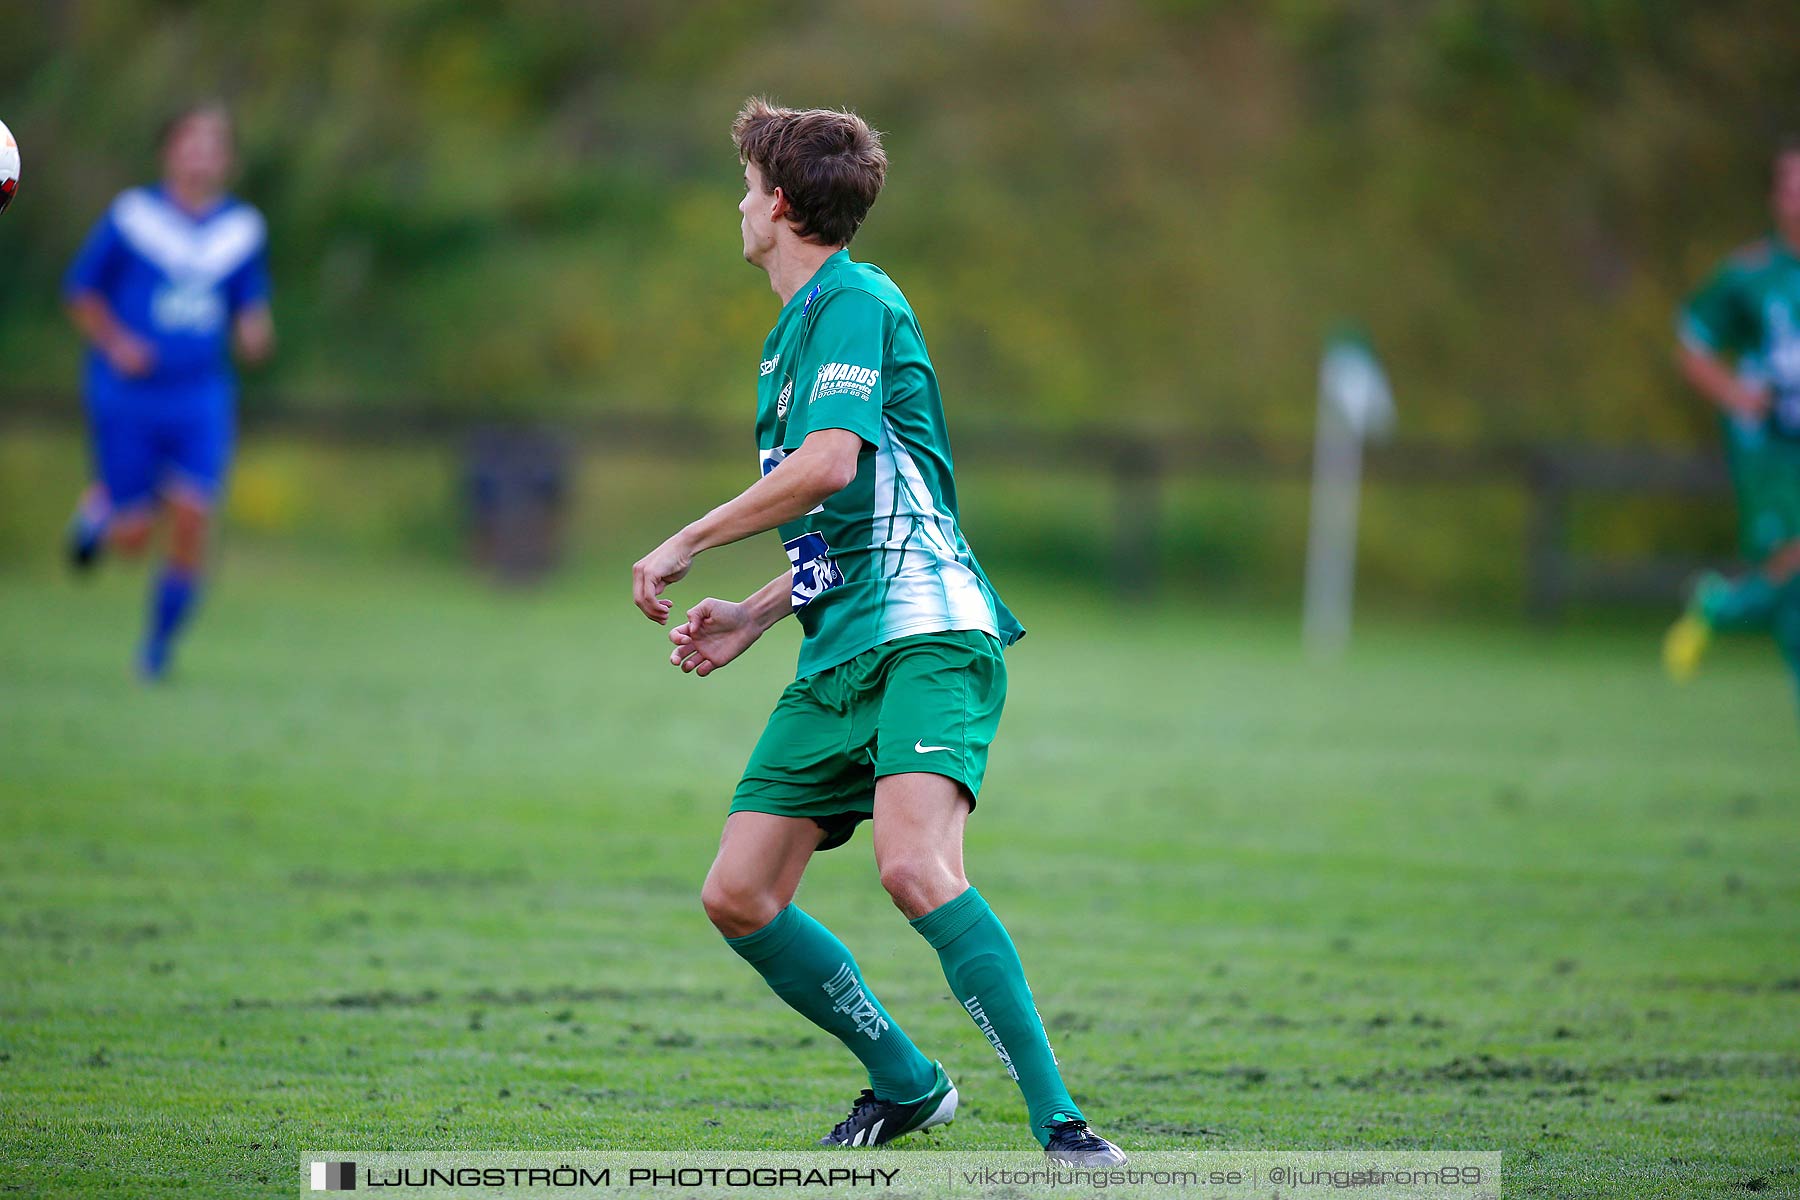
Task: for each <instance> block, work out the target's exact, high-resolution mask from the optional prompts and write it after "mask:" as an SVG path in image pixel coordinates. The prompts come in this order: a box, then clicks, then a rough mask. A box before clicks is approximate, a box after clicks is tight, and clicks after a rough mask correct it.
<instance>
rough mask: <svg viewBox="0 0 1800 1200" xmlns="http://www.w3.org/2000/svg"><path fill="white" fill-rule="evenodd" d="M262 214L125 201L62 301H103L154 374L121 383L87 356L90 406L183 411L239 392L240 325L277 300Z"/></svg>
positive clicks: (149, 199) (242, 208)
mask: <svg viewBox="0 0 1800 1200" xmlns="http://www.w3.org/2000/svg"><path fill="white" fill-rule="evenodd" d="M266 241H267V237H266V233H265V229H264V225H263V218H262V214H261V213H259V212H257V211H256V209H255V208H253V207H251V206H250V205H248V204H245V203H244V202H243V201H241V200H237V199H234V198H231V197H226V198H224V199H222V200H220V201H219V202H218V203H216V204H214V205H213V206H212V208H210V209H209V210H207V211H206V212H204V213H200V214H198V215H196V214H193V213H189V212H188V211H187V210H185V209H183V208H182V207H181V206H180V205H178V204H176V203H175V201H174V199H173V198H172V197H171V196H170V195H169V194H168V192H167V191H166V190H165V189H163V188H162V187H160V186H159V187H141V188H132V189H130V190H129V191H126V192H122V193H120V194H119V196H118V198H117V199H115V200H114V201H113V203H112V206H111V207H110V208H108V209H107V211H106V215H105V216H104V217H102V218H101V219H100V222H99V223H98V224H97V225H95V226H94V231H93V232H92V233H91V234H89V235H88V239H87V242H86V244H85V245H83V246H82V248H81V253H80V254H79V255H77V256H76V258H75V262H74V264H73V265H71V266H70V268H69V273H68V276H67V278H66V279H65V281H64V294H65V296H67V297H69V298H73V297H75V296H78V295H82V294H84V293H92V294H95V295H98V296H100V297H101V298H102V299H104V300H105V301H106V303H107V306H108V307H110V308H111V309H112V311H113V315H114V316H115V317H117V318H118V321H119V323H120V324H121V325H123V326H124V327H125V328H126V329H129V330H130V331H131V332H133V333H135V334H137V335H138V336H139V337H140V338H143V339H144V340H145V341H146V342H148V343H149V344H150V346H151V349H152V351H153V352H154V362H153V366H152V367H151V371H150V374H149V375H148V376H146V377H143V378H136V379H132V378H125V377H122V376H120V375H119V374H118V373H117V372H116V371H115V370H113V367H112V365H111V364H110V363H108V362H107V361H106V359H105V357H104V356H103V355H101V354H100V353H99V352H98V351H97V350H94V349H92V348H91V347H90V348H89V351H88V362H87V386H88V399H89V402H90V403H91V404H95V405H98V406H109V405H111V404H114V403H117V402H126V403H131V402H134V401H153V402H156V403H159V404H169V403H179V401H180V399H181V398H182V397H184V396H207V397H217V396H219V395H220V394H221V393H224V394H229V392H230V390H231V386H232V371H231V324H232V319H233V318H234V317H236V316H237V315H238V314H239V313H241V312H242V311H244V310H245V309H246V308H249V307H251V306H253V305H256V304H260V303H263V302H265V301H266V300H267V299H268V296H269V272H268V263H267V254H266V247H265V243H266Z"/></svg>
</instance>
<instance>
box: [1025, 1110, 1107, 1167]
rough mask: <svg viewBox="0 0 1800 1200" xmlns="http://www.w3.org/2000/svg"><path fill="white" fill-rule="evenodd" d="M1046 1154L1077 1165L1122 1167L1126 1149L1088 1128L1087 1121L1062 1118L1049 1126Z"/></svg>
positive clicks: (1058, 1160) (1057, 1159)
mask: <svg viewBox="0 0 1800 1200" xmlns="http://www.w3.org/2000/svg"><path fill="white" fill-rule="evenodd" d="M1044 1153H1045V1154H1047V1155H1049V1156H1050V1157H1051V1158H1053V1159H1055V1160H1056V1161H1057V1162H1064V1163H1068V1164H1070V1165H1071V1166H1077V1167H1122V1166H1124V1165H1125V1152H1124V1151H1123V1150H1121V1149H1119V1148H1118V1147H1117V1146H1115V1145H1113V1144H1112V1143H1111V1142H1109V1141H1107V1140H1106V1139H1105V1138H1103V1137H1101V1136H1100V1135H1099V1134H1097V1133H1095V1132H1094V1131H1093V1130H1091V1129H1089V1128H1088V1123H1087V1122H1086V1121H1062V1122H1060V1123H1058V1124H1055V1125H1052V1126H1051V1127H1050V1144H1049V1145H1047V1146H1045V1147H1044Z"/></svg>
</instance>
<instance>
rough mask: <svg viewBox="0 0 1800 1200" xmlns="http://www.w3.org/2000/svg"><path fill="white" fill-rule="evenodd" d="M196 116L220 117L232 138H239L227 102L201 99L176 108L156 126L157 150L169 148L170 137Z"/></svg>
mask: <svg viewBox="0 0 1800 1200" xmlns="http://www.w3.org/2000/svg"><path fill="white" fill-rule="evenodd" d="M195 117H218V118H219V119H220V120H222V121H224V122H225V128H226V129H227V130H228V131H230V133H231V136H232V140H233V141H236V140H237V125H236V123H234V122H233V121H232V119H231V110H230V109H228V108H226V107H225V102H224V101H223V100H199V101H195V102H194V103H191V104H186V105H183V106H182V107H181V108H178V109H176V110H175V111H174V112H172V113H170V114H169V115H168V116H167V117H166V118H165V119H164V120H163V123H162V124H161V125H158V126H157V127H156V148H157V150H159V151H161V150H167V149H168V148H169V141H170V139H172V138H173V137H174V136H175V135H176V134H178V133H180V132H181V127H182V126H183V125H186V124H187V123H188V122H189V121H191V120H193V119H194V118H195Z"/></svg>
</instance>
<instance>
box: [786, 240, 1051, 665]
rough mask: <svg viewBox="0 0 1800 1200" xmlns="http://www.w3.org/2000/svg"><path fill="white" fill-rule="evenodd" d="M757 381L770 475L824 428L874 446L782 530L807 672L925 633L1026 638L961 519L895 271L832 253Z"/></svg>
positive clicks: (912, 321) (930, 385) (932, 390)
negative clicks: (845, 478)
mask: <svg viewBox="0 0 1800 1200" xmlns="http://www.w3.org/2000/svg"><path fill="white" fill-rule="evenodd" d="M757 375H758V379H757V388H756V445H757V453H758V457H759V460H760V465H761V469H762V473H763V474H764V475H767V474H768V473H769V472H770V471H773V470H775V469H776V468H777V467H778V466H780V464H781V461H782V459H784V458H786V457H787V456H788V454H789V453H790V452H791V451H793V450H795V449H797V448H798V447H799V446H800V443H801V442H803V441H805V440H806V435H807V434H809V433H811V432H813V431H814V430H816V429H848V430H850V431H851V432H853V433H855V434H856V435H857V436H858V437H860V438H862V441H863V445H862V452H861V454H860V456H859V457H858V460H857V468H856V478H855V479H854V480H852V481H851V482H850V484H849V485H848V486H846V487H845V488H843V489H842V490H841V491H838V492H836V493H835V494H833V495H832V496H830V497H828V498H827V499H826V501H825V502H824V503H823V504H821V505H820V506H819V507H817V508H815V509H813V510H812V511H811V512H810V513H807V514H806V515H805V516H803V517H800V518H798V519H796V520H793V521H790V522H788V523H787V524H785V525H783V526H782V527H781V538H782V541H783V543H784V544H785V545H786V548H787V554H788V561H789V562H790V563H792V564H793V572H794V575H793V596H792V600H793V605H794V608H795V610H796V613H795V615H796V616H797V617H798V618H799V620H800V624H801V626H802V628H804V629H805V631H806V637H805V639H804V640H803V641H802V642H801V644H800V663H799V668H798V670H797V672H796V674H797V676H798V677H799V678H805V677H806V676H808V675H812V674H815V673H817V672H819V671H824V670H827V669H829V668H831V667H834V666H837V665H838V664H839V663H843V662H848V661H849V660H850V659H852V658H855V657H856V656H857V655H859V654H861V653H862V652H863V651H865V650H869V649H872V648H874V647H876V646H879V645H882V644H883V643H886V642H891V641H893V640H895V639H896V638H902V637H907V636H910V635H912V634H917V633H942V632H947V631H949V630H953V629H979V630H982V631H984V632H986V633H989V634H992V635H993V636H994V637H996V638H998V639H999V640H1000V642H1001V644H1002V645H1007V646H1010V645H1011V644H1012V643H1014V642H1016V641H1018V640H1019V638H1021V637H1023V636H1024V634H1025V630H1024V629H1023V628H1022V627H1021V626H1020V625H1019V623H1018V621H1017V620H1015V619H1014V618H1013V615H1012V613H1010V612H1008V611H1007V609H1006V606H1005V605H1004V604H1002V603H1001V602H1000V597H999V596H998V595H996V594H995V592H994V588H993V585H992V584H990V583H989V582H988V579H987V576H986V575H985V574H983V573H982V570H981V566H980V564H978V563H977V562H976V561H975V555H974V554H973V553H971V552H970V550H969V543H968V542H967V541H966V540H965V539H964V538H963V535H962V529H961V528H960V526H959V525H958V523H957V508H956V480H955V478H954V474H953V472H954V467H953V465H952V463H951V459H950V438H949V434H948V432H947V431H946V429H945V426H944V406H943V402H942V400H940V399H939V397H938V386H937V374H936V372H934V371H933V370H932V367H931V359H930V358H929V357H928V356H927V355H926V353H925V339H924V337H923V336H922V335H921V334H920V332H919V323H918V320H917V319H916V318H915V317H914V316H913V311H912V308H911V306H910V305H908V304H907V303H906V297H905V296H903V295H901V294H900V289H899V288H897V287H895V286H894V283H893V281H892V280H890V279H889V278H888V277H887V275H886V274H884V273H883V272H882V271H881V270H880V269H879V268H877V267H873V266H870V265H869V264H868V263H859V262H852V261H851V259H850V253H849V251H848V250H839V251H838V252H837V253H836V254H833V255H832V256H831V257H830V258H828V259H826V260H825V262H824V263H823V265H821V266H820V267H819V270H818V272H817V273H816V274H814V275H813V277H812V278H811V279H809V280H807V282H806V283H805V284H804V285H803V286H802V287H801V288H800V290H799V291H797V292H795V293H794V295H793V298H792V299H790V300H789V301H788V303H787V304H786V305H785V306H784V307H783V308H782V310H781V315H780V316H779V317H777V318H776V319H775V328H774V329H772V330H770V331H769V336H768V338H767V339H766V340H765V341H764V342H763V356H762V363H761V366H760V367H759V368H758V371H757Z"/></svg>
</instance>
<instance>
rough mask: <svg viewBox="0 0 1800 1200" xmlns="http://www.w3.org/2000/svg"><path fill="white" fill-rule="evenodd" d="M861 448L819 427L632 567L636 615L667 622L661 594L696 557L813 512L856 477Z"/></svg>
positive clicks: (843, 434) (857, 441) (847, 434)
mask: <svg viewBox="0 0 1800 1200" xmlns="http://www.w3.org/2000/svg"><path fill="white" fill-rule="evenodd" d="M861 450H862V438H861V437H859V436H858V435H856V434H855V433H852V432H851V431H849V430H847V429H820V430H818V431H816V432H814V433H811V434H809V435H807V438H806V440H805V441H804V442H802V443H800V446H799V448H798V449H796V450H795V451H794V452H793V453H792V454H790V455H788V456H787V458H785V459H783V460H782V463H781V465H780V466H778V467H776V468H775V469H774V470H772V471H770V472H769V473H768V474H767V475H764V476H763V477H762V478H761V479H759V480H757V481H756V482H755V483H753V484H751V485H750V486H749V487H748V488H745V489H744V491H743V492H742V493H741V494H740V495H738V496H737V497H736V498H735V499H732V500H729V501H727V502H725V503H724V504H721V505H719V507H717V508H715V509H713V510H712V511H711V512H709V513H707V514H706V515H705V516H704V517H701V518H700V519H699V520H697V521H695V522H693V523H692V524H690V525H688V526H687V527H685V528H684V529H682V530H681V531H680V532H679V533H677V534H675V535H674V536H673V537H671V538H669V539H668V540H667V541H665V542H664V543H663V544H662V545H660V546H658V547H657V548H656V549H654V550H652V551H651V552H650V553H648V554H646V555H644V557H642V558H640V559H638V561H637V562H636V563H635V564H633V565H632V568H631V593H632V602H633V603H635V604H636V605H637V606H638V611H639V612H642V613H643V614H644V615H645V616H646V617H649V618H650V619H651V620H652V621H655V622H656V623H657V624H659V625H663V624H667V623H668V620H669V610H670V609H671V608H672V607H674V604H673V602H672V601H669V600H664V599H662V593H663V590H664V589H665V588H666V587H667V586H668V585H669V584H671V583H675V582H677V581H679V580H680V579H681V578H682V577H683V576H684V575H686V574H687V573H688V568H689V567H690V566H692V565H693V562H694V557H695V556H696V555H698V554H702V553H704V552H705V551H707V550H711V549H713V548H714V547H716V546H728V545H730V544H731V543H732V542H737V541H742V540H743V539H744V538H747V537H750V536H751V535H753V534H758V533H766V532H768V531H769V530H771V529H776V528H778V527H780V526H781V525H782V524H783V523H784V522H787V521H792V520H794V519H795V518H796V517H800V516H804V515H805V514H806V513H808V512H811V511H812V510H813V509H814V508H817V507H818V506H819V505H820V504H822V503H823V502H824V501H825V500H826V499H827V498H829V497H830V496H832V495H833V494H835V493H837V492H839V491H842V490H843V489H844V487H846V486H847V485H848V484H849V483H850V481H851V480H853V479H855V478H856V460H857V455H858V454H859V453H860V452H861ZM759 594H760V593H759Z"/></svg>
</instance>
